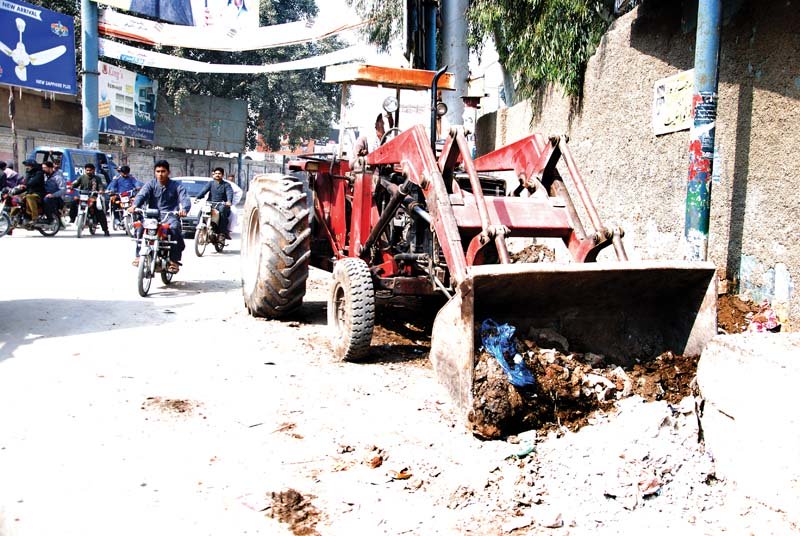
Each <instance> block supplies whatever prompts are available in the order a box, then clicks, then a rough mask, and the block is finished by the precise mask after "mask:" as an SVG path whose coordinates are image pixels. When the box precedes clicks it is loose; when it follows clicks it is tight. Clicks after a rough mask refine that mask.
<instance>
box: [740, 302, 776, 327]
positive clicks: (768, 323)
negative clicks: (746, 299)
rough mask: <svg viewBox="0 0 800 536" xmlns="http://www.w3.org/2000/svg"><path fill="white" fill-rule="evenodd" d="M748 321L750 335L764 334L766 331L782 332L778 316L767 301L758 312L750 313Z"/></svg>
mask: <svg viewBox="0 0 800 536" xmlns="http://www.w3.org/2000/svg"><path fill="white" fill-rule="evenodd" d="M747 320H748V324H747V331H748V332H750V333H764V332H766V331H771V332H773V333H775V332H779V331H780V330H781V324H780V322H779V321H778V315H777V314H775V311H773V310H772V308H771V307H770V305H769V301H767V300H764V301H763V302H762V303H761V305H760V306H759V307H758V311H757V312H754V313H753V312H750V313H748V314H747Z"/></svg>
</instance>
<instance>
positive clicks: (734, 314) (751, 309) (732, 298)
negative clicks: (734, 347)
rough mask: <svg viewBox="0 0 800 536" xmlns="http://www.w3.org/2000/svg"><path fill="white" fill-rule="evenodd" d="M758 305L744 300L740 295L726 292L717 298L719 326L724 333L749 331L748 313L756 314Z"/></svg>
mask: <svg viewBox="0 0 800 536" xmlns="http://www.w3.org/2000/svg"><path fill="white" fill-rule="evenodd" d="M758 310H759V308H758V306H757V305H756V304H754V303H752V302H750V301H744V300H742V299H741V298H740V297H739V296H736V295H732V294H724V295H722V296H720V297H719V298H718V299H717V326H718V329H719V331H720V332H722V333H728V334H733V333H743V332H745V331H747V326H748V324H749V321H748V319H747V315H748V314H751V313H752V314H755V313H757V312H758Z"/></svg>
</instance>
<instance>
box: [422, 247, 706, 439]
mask: <svg viewBox="0 0 800 536" xmlns="http://www.w3.org/2000/svg"><path fill="white" fill-rule="evenodd" d="M716 298H717V293H716V276H715V268H714V265H713V264H712V263H693V262H670V263H662V262H652V261H650V262H645V261H637V262H631V261H624V262H607V263H580V264H578V263H574V264H573V263H570V264H555V263H534V264H510V265H508V264H507V265H484V266H475V267H473V268H472V269H471V271H470V275H469V276H468V277H467V278H466V279H465V280H464V281H463V282H462V284H461V285H460V286H459V288H458V289H457V291H456V293H455V294H454V296H453V297H452V298H451V299H450V300H449V301H448V302H447V304H446V305H445V306H444V307H443V308H442V309H441V310H440V311H439V314H438V315H437V317H436V320H435V322H434V326H433V337H432V341H431V352H430V359H431V361H432V363H433V366H434V370H435V371H436V375H437V377H438V379H439V381H440V383H442V384H443V385H444V386H445V388H446V389H447V391H448V392H449V394H450V396H451V397H452V398H453V400H454V401H455V402H456V405H457V406H458V407H459V410H460V411H461V412H462V413H463V416H464V419H465V421H466V422H467V423H468V425H469V423H470V416H471V414H472V410H473V409H474V408H475V404H476V403H480V401H476V400H474V399H473V395H474V392H475V391H474V379H475V366H476V364H477V355H478V351H479V347H480V338H479V335H478V328H479V327H480V325H481V323H482V322H483V321H484V320H485V319H492V320H495V321H496V322H498V323H500V322H503V323H509V324H511V325H513V326H515V327H516V328H517V333H518V334H519V335H520V336H521V337H523V338H524V337H526V336H527V335H528V334H529V333H533V332H534V331H540V330H543V329H549V330H553V331H555V332H556V333H558V334H559V335H561V336H563V337H564V338H565V339H566V340H567V341H568V343H569V351H570V352H581V353H586V352H592V353H596V354H601V355H603V356H605V357H606V360H607V362H612V363H616V364H619V365H622V366H626V365H631V364H632V363H633V362H634V361H635V360H642V361H644V360H647V359H649V358H653V357H655V356H657V355H660V354H661V353H663V352H666V351H672V352H675V353H677V354H681V355H685V356H697V355H699V354H700V352H701V350H702V349H703V347H704V346H705V344H706V343H707V342H708V340H709V339H711V337H713V336H714V335H715V334H716V331H717V323H716ZM531 330H533V331H531Z"/></svg>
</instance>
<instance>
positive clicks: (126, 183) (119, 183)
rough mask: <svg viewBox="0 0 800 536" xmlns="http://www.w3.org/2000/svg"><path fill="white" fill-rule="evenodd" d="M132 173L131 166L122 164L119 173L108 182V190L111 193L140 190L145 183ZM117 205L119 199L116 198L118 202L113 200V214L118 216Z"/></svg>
mask: <svg viewBox="0 0 800 536" xmlns="http://www.w3.org/2000/svg"><path fill="white" fill-rule="evenodd" d="M130 173H131V168H130V167H128V166H121V167H120V168H119V174H118V175H117V176H115V177H114V179H112V181H111V182H110V183H109V184H108V188H107V191H108V193H110V194H121V193H122V192H132V191H135V190H138V189H139V188H141V187H142V186H144V184H143V183H142V181H140V180H139V179H137V178H136V177H134V176H133V175H131V174H130ZM116 205H119V199H118V198H117V199H116V202H114V200H112V207H111V208H112V214H113V215H114V217H115V218H116V217H117V212H116V210H115V207H116ZM115 221H116V220H115Z"/></svg>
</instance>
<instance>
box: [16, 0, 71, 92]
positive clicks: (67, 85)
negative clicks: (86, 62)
mask: <svg viewBox="0 0 800 536" xmlns="http://www.w3.org/2000/svg"><path fill="white" fill-rule="evenodd" d="M0 84H8V85H12V86H22V87H27V88H31V89H39V90H42V91H52V92H54V93H66V94H69V95H75V94H76V93H77V92H78V85H77V83H76V79H75V30H74V24H73V21H72V17H70V16H68V15H62V14H61V13H56V12H55V11H50V10H49V9H44V8H42V7H39V6H36V5H33V4H28V3H27V2H21V1H19V0H14V1H13V2H12V1H11V0H0Z"/></svg>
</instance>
